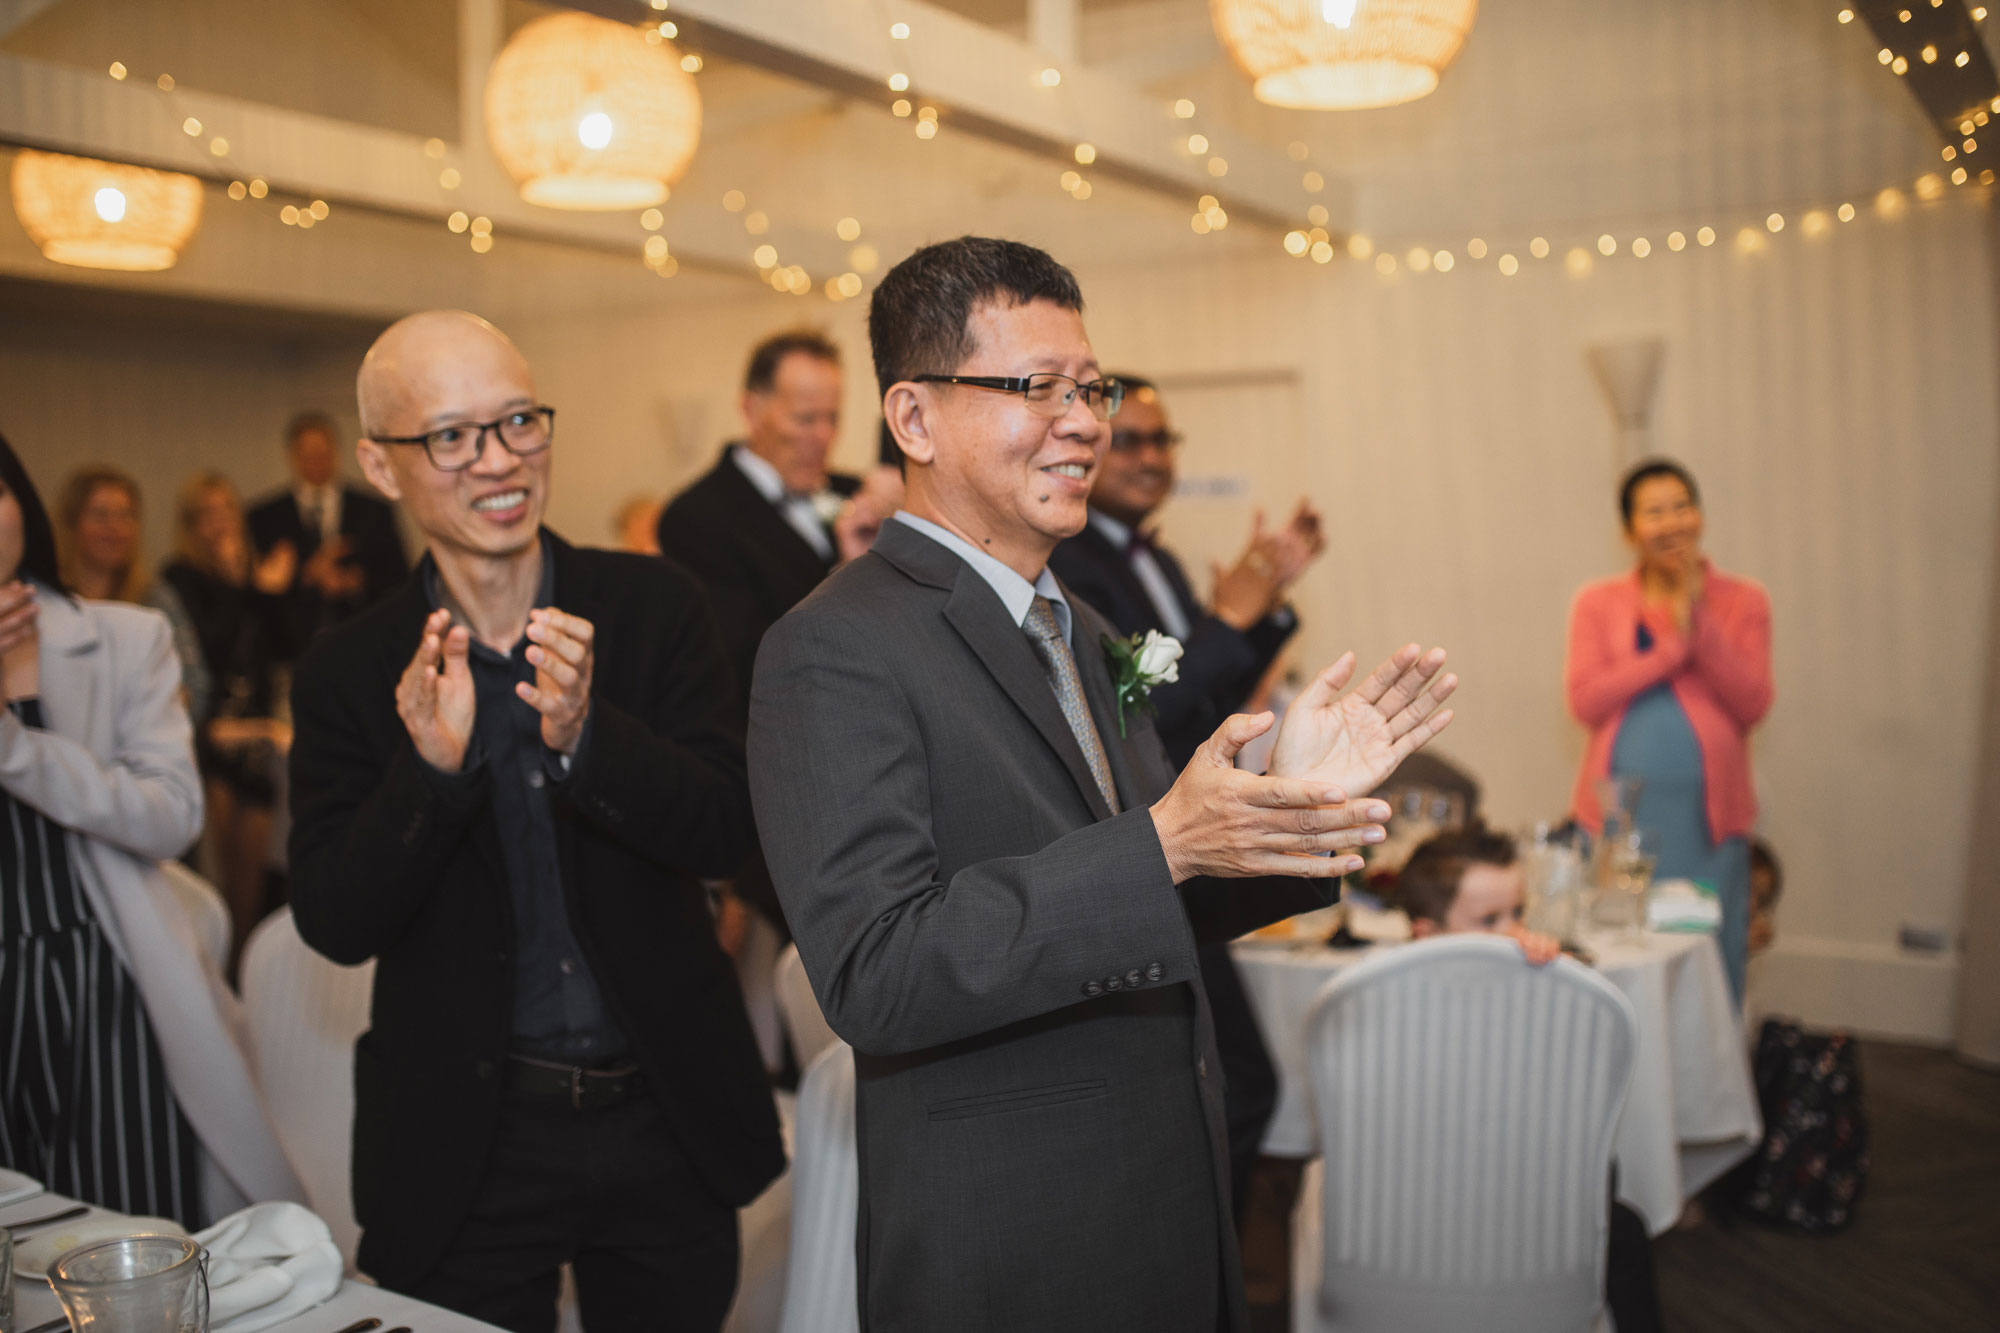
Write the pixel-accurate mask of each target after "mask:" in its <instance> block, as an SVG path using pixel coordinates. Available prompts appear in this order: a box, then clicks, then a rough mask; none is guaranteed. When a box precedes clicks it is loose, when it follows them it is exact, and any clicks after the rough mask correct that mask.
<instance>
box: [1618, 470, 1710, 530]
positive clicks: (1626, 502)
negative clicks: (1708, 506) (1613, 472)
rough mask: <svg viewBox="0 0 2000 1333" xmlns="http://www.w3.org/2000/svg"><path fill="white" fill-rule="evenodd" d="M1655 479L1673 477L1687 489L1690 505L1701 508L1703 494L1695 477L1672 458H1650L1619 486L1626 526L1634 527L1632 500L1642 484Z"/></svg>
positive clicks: (1629, 474) (1620, 506) (1620, 505)
mask: <svg viewBox="0 0 2000 1333" xmlns="http://www.w3.org/2000/svg"><path fill="white" fill-rule="evenodd" d="M1655 477H1672V478H1673V479H1674V480H1676V481H1678V482H1679V483H1680V484H1681V485H1683V486H1685V487H1687V493H1688V503H1690V504H1692V505H1694V507H1695V508H1697V509H1699V508H1700V507H1701V492H1700V491H1699V490H1697V489H1696V488H1695V484H1694V475H1693V474H1692V473H1690V472H1689V471H1688V470H1687V469H1686V468H1684V467H1682V466H1681V465H1680V464H1679V463H1676V462H1675V461H1674V460H1673V459H1671V458H1648V459H1644V460H1642V461H1641V462H1639V463H1638V464H1637V465H1635V466H1634V467H1633V469H1632V470H1631V471H1630V472H1627V473H1626V474H1625V480H1624V481H1622V482H1620V483H1619V486H1618V514H1619V516H1620V517H1621V518H1623V519H1624V520H1625V526H1626V527H1628V528H1629V527H1631V526H1632V500H1633V497H1635V496H1636V495H1638V493H1639V487H1640V485H1641V484H1643V483H1645V482H1648V481H1651V480H1653V478H1655Z"/></svg>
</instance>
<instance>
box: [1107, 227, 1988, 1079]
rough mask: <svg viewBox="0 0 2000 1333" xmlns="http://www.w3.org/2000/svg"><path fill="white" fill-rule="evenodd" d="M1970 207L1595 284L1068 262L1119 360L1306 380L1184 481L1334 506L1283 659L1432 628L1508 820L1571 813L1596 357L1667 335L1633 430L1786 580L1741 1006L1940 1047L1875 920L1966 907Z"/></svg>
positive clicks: (1606, 440)
mask: <svg viewBox="0 0 2000 1333" xmlns="http://www.w3.org/2000/svg"><path fill="white" fill-rule="evenodd" d="M1984 207H1985V205H1984V204H1983V203H1982V202H1979V201H1976V200H1969V199H1968V200H1961V201H1959V202H1956V203H1954V204H1951V205H1946V206H1939V207H1936V208H1933V209H1920V210H1918V211H1917V212H1915V213H1913V214H1911V215H1910V216H1909V217H1907V218H1905V219H1903V220H1902V221H1900V222H1894V223H1890V222H1882V221H1878V220H1875V219H1873V218H1871V217H1868V216H1867V215H1864V217H1863V219H1861V220H1857V221H1856V222H1855V223H1853V224H1850V225H1849V226H1848V227H1846V228H1842V229H1840V230H1839V231H1837V232H1836V233H1835V234H1834V235H1832V236H1829V237H1825V238H1822V239H1821V240H1819V241H1817V242H1809V241H1806V240H1805V239H1803V238H1801V237H1798V236H1797V235H1796V233H1793V235H1792V236H1791V238H1790V239H1789V240H1787V242H1786V243H1784V244H1774V245H1773V246H1772V247H1771V248H1770V249H1769V251H1768V252H1767V253H1765V254H1763V255H1761V256H1757V257H1743V256H1738V255H1736V254H1734V253H1730V252H1728V251H1727V249H1726V247H1722V246H1718V247H1717V248H1716V250H1714V251H1708V252H1700V253H1694V252H1690V253H1688V254H1684V255H1680V256H1666V255H1664V253H1662V256H1661V257H1658V258H1653V259H1648V260H1646V261H1638V260H1633V259H1631V258H1629V257H1628V258H1626V259H1624V260H1622V261H1618V262H1613V263H1600V264H1599V265H1598V266H1597V268H1596V270H1595V272H1594V273H1593V274H1592V276H1590V277H1588V278H1586V279H1583V280H1577V279H1572V278H1570V277H1567V276H1566V275H1565V274H1564V273H1563V272H1562V271H1561V269H1560V267H1558V266H1557V265H1555V264H1553V263H1549V264H1543V265H1531V266H1530V267H1529V268H1527V269H1525V270H1524V271H1523V272H1522V274H1521V275H1520V276H1519V277H1516V278H1512V279H1506V278H1502V277H1501V276H1499V274H1497V273H1496V272H1495V271H1494V269H1493V267H1492V264H1491V262H1490V261H1489V262H1488V263H1487V264H1486V265H1484V266H1480V267H1477V268H1465V269H1461V270H1458V271H1455V272H1454V273H1453V274H1451V275H1449V276H1438V275H1430V276H1424V277H1414V276H1411V275H1408V274H1404V275H1402V276H1400V277H1398V278H1395V279H1388V280H1385V279H1382V278H1381V277H1379V276H1378V275H1376V274H1375V273H1373V272H1372V271H1370V270H1369V269H1368V268H1366V267H1365V266H1362V265H1355V264H1347V265H1336V266H1333V267H1332V269H1331V271H1330V272H1329V271H1326V270H1315V269H1313V268H1311V267H1309V266H1307V265H1304V264H1296V263H1294V264H1284V263H1271V264H1257V265H1246V266H1243V267H1241V268H1238V269H1228V270H1217V271H1212V272H1208V273H1204V274H1200V275H1190V276H1186V277H1177V278H1175V279H1173V280H1172V281H1162V280H1161V279H1159V278H1158V277H1156V276H1155V275H1152V274H1138V273H1127V274H1122V275H1121V274H1092V275H1090V279H1089V281H1088V282H1087V285H1086V291H1087V294H1088V296H1089V298H1090V301H1091V312H1090V321H1089V322H1090V327H1091V330H1092V334H1093V339H1094V342H1095V344H1096V346H1097V348H1098V349H1099V352H1100V354H1101V355H1102V356H1103V357H1104V359H1105V360H1106V362H1107V363H1108V364H1116V365H1120V366H1126V367H1130V368H1133V369H1136V370H1139V371H1142V372H1146V373H1157V374H1160V375H1163V376H1166V377H1168V379H1169V380H1172V379H1173V378H1174V377H1176V376H1183V377H1185V376H1190V375H1193V376H1198V377H1199V376H1212V375H1214V374H1215V373H1216V372H1226V371H1247V372H1252V373H1253V374H1255V375H1259V376H1262V377H1264V378H1265V379H1266V380H1267V381H1269V382H1271V383H1272V384H1273V386H1274V387H1273V388H1272V389H1271V392H1273V393H1279V392H1284V391H1285V390H1284V387H1283V376H1284V375H1286V374H1291V375H1295V376H1296V377H1297V382H1298V384H1299V385H1300V389H1299V393H1300V396H1301V397H1302V399H1303V401H1304V403H1305V405H1306V408H1305V413H1304V418H1305V422H1306V425H1305V428H1304V429H1303V430H1302V431H1301V432H1300V433H1299V435H1298V436H1297V437H1296V438H1293V439H1272V438H1268V437H1263V436H1260V435H1259V434H1257V433H1256V432H1255V431H1254V429H1253V430H1251V431H1249V432H1247V433H1245V434H1242V435H1236V436H1230V435H1226V434H1225V435H1222V436H1220V437H1216V436H1208V437H1204V438H1198V439H1194V440H1191V441H1190V442H1189V444H1188V446H1187V450H1186V452H1187V458H1186V461H1185V466H1184V471H1185V472H1186V473H1189V474H1195V475H1197V476H1199V475H1202V474H1207V475H1210V476H1221V477H1230V476H1240V475H1245V474H1248V475H1249V476H1251V477H1252V478H1253V479H1260V484H1259V485H1258V486H1257V487H1256V489H1257V490H1258V491H1259V492H1261V493H1260V494H1259V495H1258V496H1257V497H1256V498H1258V499H1261V500H1263V501H1265V502H1266V503H1267V504H1270V505H1272V506H1273V507H1275V506H1277V505H1278V504H1279V503H1281V502H1282V501H1284V500H1285V499H1287V498H1288V497H1289V495H1290V494H1291V493H1293V492H1303V493H1306V494H1309V495H1312V496H1313V497H1314V498H1315V499H1316V500H1318V501H1319V502H1320V503H1321V505H1322V506H1323V507H1325V508H1326V510H1327V511H1328V514H1329V517H1330V519H1331V533H1332V539H1331V542H1330V546H1329V550H1328V554H1327V557H1326V559H1325V560H1324V561H1322V563H1321V564H1320V566H1319V567H1318V568H1317V569H1315V570H1314V571H1313V573H1312V574H1311V575H1310V576H1309V577H1308V579H1307V580H1306V581H1305V583H1304V584H1303V585H1302V587H1301V589H1300V597H1299V601H1300V606H1301V609H1302V611H1303V613H1304V616H1305V629H1304V631H1303V632H1302V634H1301V636H1300V640H1299V643H1300V655H1301V657H1302V658H1303V659H1304V660H1305V661H1306V662H1308V663H1319V662H1323V661H1326V660H1330V659H1331V657H1332V656H1333V655H1334V654H1336V653H1337V652H1338V651H1339V650H1340V649H1342V648H1345V647H1349V646H1353V647H1356V648H1358V649H1360V651H1361V653H1362V656H1363V658H1364V660H1365V661H1368V662H1372V661H1374V660H1376V659H1379V658H1380V657H1381V656H1383V655H1384V654H1386V653H1387V652H1388V651H1389V650H1391V649H1392V648H1393V647H1394V646H1395V645H1396V644H1398V643H1401V642H1403V641H1405V640H1407V639H1421V640H1423V641H1425V642H1426V643H1430V642H1441V643H1443V644H1445V645H1446V646H1447V647H1449V648H1450V649H1451V650H1452V653H1453V658H1454V661H1455V663H1456V665H1457V666H1458V668H1459V669H1460V670H1461V672H1462V673H1463V675H1464V678H1465V683H1464V686H1463V689H1462V691H1461V695H1460V705H1459V706H1460V710H1461V711H1460V717H1459V720H1458V722H1457V723H1456V725H1455V726H1454V727H1453V729H1452V731H1451V732H1450V733H1449V735H1448V737H1447V739H1446V740H1445V741H1444V742H1443V743H1442V744H1443V745H1444V748H1446V749H1448V750H1449V751H1450V752H1452V753H1453V754H1455V755H1457V756H1459V757H1461V758H1463V759H1464V760H1465V761H1467V762H1468V763H1469V764H1470V766H1471V767H1472V768H1473V769H1474V770H1475V771H1476V772H1477V773H1478V774H1479V776H1480V777H1481V779H1482V780H1483V781H1484V782H1485V784H1486V787H1487V791H1488V793H1489V798H1490V803H1491V809H1492V813H1493V815H1494V816H1495V817H1496V818H1497V819H1498V820H1499V821H1501V822H1503V823H1509V824H1521V823H1525V822H1527V821H1530V820H1532V819H1536V818H1546V817H1554V816H1559V815H1560V814H1561V813H1562V812H1563V811H1564V810H1565V808H1566V805H1567V800H1568V796H1569V790H1570V784H1571V782H1572V780H1573V778H1574V774H1575V766H1576V764H1577V762H1578V760H1579V757H1580V754H1581V750H1582V741H1583V733H1582V731H1581V729H1580V728H1578V727H1577V726H1575V725H1574V724H1573V723H1572V722H1570V721H1569V719H1568V718H1567V716H1566V714H1565V712H1564V705H1563V700H1562V696H1561V673H1562V662H1563V642H1564V631H1565V625H1566V620H1567V613H1568V606H1569V599H1570V596H1571V594H1572V592H1573V591H1574V589H1575V588H1576V587H1577V586H1578V585H1579V584H1581V583H1583V582H1584V581H1585V580H1587V579H1590V578H1592V577H1596V576H1599V575H1602V574H1606V573H1610V572H1613V571H1615V570H1617V569H1619V568H1621V567H1623V565H1624V554H1623V551H1622V548H1621V547H1620V546H1619V544H1618V539H1617V518H1616V511H1615V498H1614V497H1615V490H1614V487H1615V479H1616V476H1617V462H1616V459H1615V456H1614V444H1613V438H1614V433H1613V429H1612V421H1611V416H1610V414H1609V411H1608V408H1607V407H1606V406H1605V404H1604V402H1603V399H1602V397H1601V395H1600V392H1599V390H1598V388H1597V386H1596V385H1595V383H1594V382H1593V381H1592V380H1591V378H1590V375H1589V372H1588V370H1587V368H1586V365H1585V361H1584V348H1585V346H1586V345H1587V344H1589V343H1590V342H1592V341H1594V340H1596V339H1597V338H1599V337H1601V336H1603V335H1605V334H1606V333H1629V332H1635V331H1636V332H1647V333H1657V334H1659V335H1660V336H1662V337H1663V338H1664V339H1665V341H1666V346H1667V352H1666V362H1665V370H1664V374H1663V379H1662V383H1661V387H1660V393H1659V400H1658V416H1657V427H1656V442H1657V444H1658V445H1659V446H1660V448H1661V449H1662V450H1663V451H1665V452H1668V453H1671V454H1673V455H1675V456H1677V457H1679V458H1681V459H1683V460H1684V461H1686V462H1687V463H1688V464H1689V465H1690V466H1691V467H1692V468H1693V470H1694V472H1695V474H1696V476H1697V478H1698V479H1699V480H1700V481H1701V483H1702V485H1703V489H1704V499H1705V501H1706V505H1705V507H1706V512H1707V518H1708V533H1709V536H1708V546H1709V549H1710V551H1711V552H1712V554H1713V556H1714V558H1715V559H1716V560H1717V562H1718V563H1719V564H1721V565H1722V566H1723V567H1724V568H1727V569H1730V570H1734V571H1737V572H1740V573H1743V574H1747V575H1750V576H1751V577H1754V578H1756V579H1758V580H1760V581H1762V582H1763V583H1764V584H1765V585H1766V587H1768V588H1769V590H1770V592H1771V596H1772V600H1773V604H1774V614H1775V623H1776V645H1775V654H1774V655H1775V668H1776V674H1777V705H1776V707H1775V708H1774V710H1773V712H1772V714H1771V716H1770V718H1769V720H1768V721H1767V723H1766V724H1765V725H1764V726H1763V728H1762V729H1761V730H1760V731H1759V732H1758V734H1757V738H1756V742H1755V763H1756V769H1757V774H1758V779H1759V789H1760V791H1761V793H1762V798H1763V804H1764V813H1763V818H1762V821H1761V828H1762V830H1763V831H1764V832H1765V834H1766V835H1767V836H1768V837H1769V838H1770V840H1771V841H1772V843H1773V845H1774V846H1775V847H1776V848H1777V849H1778V851H1779V853H1780V855H1781V856H1782V857H1783V858H1784V860H1785V862H1786V865H1787V868H1788V872H1789V876H1788V878H1789V884H1788V889H1787V899H1786V902H1785V904H1784V908H1783V911H1782V914H1781V918H1780V947H1779V950H1778V952H1777V954H1776V955H1775V956H1774V957H1773V959H1772V964H1771V966H1770V967H1769V968H1768V969H1766V973H1767V981H1766V985H1767V986H1768V990H1767V993H1766V994H1765V996H1764V997H1763V998H1764V999H1765V1000H1766V1002H1767V1003H1768V1004H1769V1005H1770V1006H1772V1007H1775V1008H1777V1009H1779V1010H1786V1009H1793V1010H1797V1011H1802V1012H1804V1013H1805V1015H1806V1016H1807V1017H1809V1018H1811V1019H1813V1020H1815V1021H1818V1022H1823V1023H1832V1022H1838V1023H1848V1024H1853V1025H1856V1026H1859V1027H1863V1028H1867V1029H1870V1030H1874V1031H1881V1032H1889V1033H1899V1034H1904V1035H1911V1036H1917V1037H1923V1038H1927V1039H1936V1040H1943V1039H1945V1038H1946V1036H1947V1035H1948V1033H1949V1031H1950V1026H1951V1024H1950V1003H1951V990H1952V982H1953V974H1952V967H1953V965H1954V962H1953V960H1952V959H1951V958H1946V959H1943V960H1937V959H1928V958H1921V957H1914V956H1907V955H1904V954H1902V953H1901V952H1899V950H1898V949H1897V947H1896V942H1895V941H1896V934H1897V930H1898V927H1899V926H1900V925H1901V924H1902V923H1903V922H1906V921H1907V922H1919V923H1938V924H1942V925H1945V926H1947V927H1949V928H1951V929H1953V930H1954V932H1955V930H1956V927H1957V924H1958V921H1959V915H1960V903H1961V898H1962V891H1961V886H1962V885H1963V883H1964V880H1965V875H1966V871H1967V866H1966V863H1965V849H1966V847H1967V841H1968V837H1969V835H1970V831H1971V830H1970V826H1969V820H1970V811H1971V799H1972V778H1973V774H1974V760H1975V757H1976V753H1975V746H1976V743H1977V737H1976V734H1975V731H1976V719H1977V717H1978V700H1979V690H1980V686H1981V681H1982V678H1983V676H1982V673H1983V668H1984V663H1983V662H1982V661H1981V655H1982V653H1983V645H1984V643H1985V638H1984V634H1985V617H1986V607H1987V606H1988V594H1989V590H1990V579H1991V577H1992V571H1991V569H1990V568H1989V566H1988V563H1987V556H1988V554H1989V553H1990V551H1991V549H1992V540H1993V533H1994V524H1995V513H1994V499H1995V495H1996V481H2000V478H1996V451H1995V448H1994V445H1995V440H1996V435H2000V421H1996V406H1995V400H1994V393H1993V388H1992V378H1991V367H1992V365H1993V364H1994V360H1995V357H1996V352H2000V347H1996V337H1995V330H1994V319H1993V310H1992V307H1991V304H1990V291H1991V286H1990V283H1991V275H1990V273H1989V260H1988V251H1987V249H1986V247H1985V242H1984V238H1983V228H1984V226H1985V225H1986V224H1985V220H1984V217H1983V211H1984ZM1274 372H1277V374H1276V375H1274V374H1273V373H1274ZM1168 405H1169V408H1170V409H1171V407H1172V399H1171V397H1169V400H1168ZM1274 473H1278V474H1283V475H1286V476H1287V478H1288V480H1289V482H1290V484H1289V485H1274V484H1273V483H1272V482H1271V480H1270V478H1271V477H1272V476H1273V474H1274ZM1232 505H1233V507H1232ZM1247 508H1248V501H1247V500H1245V501H1238V502H1221V503H1217V502H1212V501H1198V502H1192V503H1190V502H1187V501H1182V502H1177V505H1176V507H1174V508H1170V509H1169V511H1168V513H1167V516H1166V520H1165V525H1166V530H1167V532H1168V534H1169V536H1170V537H1171V538H1172V539H1173V540H1174V541H1176V542H1177V543H1178V544H1180V545H1183V546H1185V547H1188V548H1191V549H1193V550H1196V551H1198V552H1203V553H1206V552H1211V551H1212V552H1214V553H1216V554H1221V553H1223V551H1224V549H1225V548H1227V549H1228V551H1229V552H1230V553H1232V554H1233V552H1234V549H1235V548H1236V547H1237V546H1239V545H1240V542H1241V540H1242V533H1243V531H1244V530H1245V526H1246V524H1247V519H1246V517H1245V515H1246V514H1247ZM1197 515H1199V516H1202V517H1204V518H1207V517H1209V516H1213V517H1215V518H1216V519H1219V521H1218V522H1216V523H1214V525H1213V526H1212V527H1207V528H1203V527H1197V526H1195V525H1194V524H1192V523H1191V522H1190V521H1189V520H1190V519H1191V518H1193V517H1195V516H1197Z"/></svg>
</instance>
